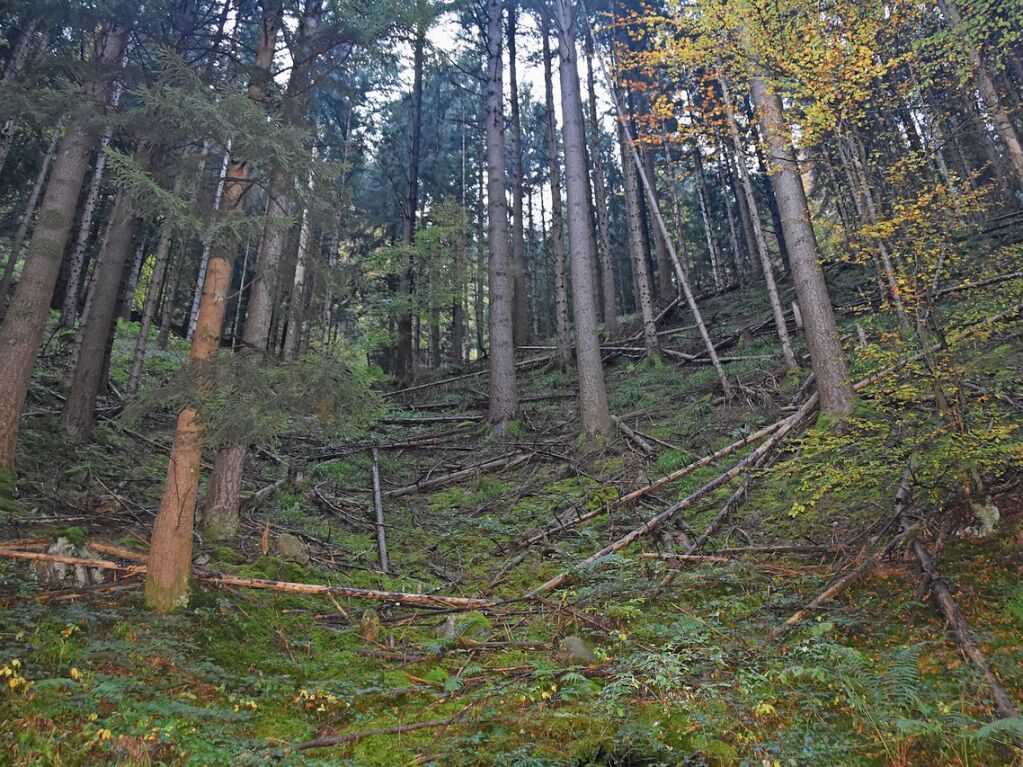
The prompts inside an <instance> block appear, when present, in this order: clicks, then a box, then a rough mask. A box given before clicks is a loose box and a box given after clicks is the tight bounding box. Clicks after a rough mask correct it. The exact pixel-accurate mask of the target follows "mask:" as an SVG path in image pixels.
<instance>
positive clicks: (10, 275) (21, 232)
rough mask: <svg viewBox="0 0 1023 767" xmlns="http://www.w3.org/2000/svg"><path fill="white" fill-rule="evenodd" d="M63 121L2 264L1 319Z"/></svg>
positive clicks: (46, 155) (59, 125)
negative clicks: (5, 261) (3, 264)
mask: <svg viewBox="0 0 1023 767" xmlns="http://www.w3.org/2000/svg"><path fill="white" fill-rule="evenodd" d="M62 124H63V121H61V123H58V124H57V127H56V128H54V130H53V137H52V138H51V139H50V145H49V147H47V149H46V154H44V155H43V161H42V162H41V163H39V173H37V174H36V180H35V183H34V184H33V185H32V193H31V194H30V195H29V196H28V202H26V203H25V210H24V212H23V213H22V214H21V221H19V222H18V231H17V232H16V233H15V235H14V240H13V241H12V242H11V252H10V254H8V256H7V264H6V265H5V266H4V276H3V279H0V320H3V318H4V315H5V314H6V313H7V299H8V293H10V292H11V281H12V280H13V279H14V270H15V268H16V267H17V265H18V257H19V256H20V255H21V249H22V247H23V246H24V245H25V237H26V236H27V235H28V228H29V227H30V226H31V225H32V221H33V219H34V218H35V215H36V206H37V205H38V204H39V197H40V196H41V195H42V193H43V188H44V187H45V186H46V176H47V174H48V173H49V171H50V164H51V163H52V162H53V156H54V155H55V154H56V153H57V146H58V144H59V143H60V137H61V132H62V128H61V126H62Z"/></svg>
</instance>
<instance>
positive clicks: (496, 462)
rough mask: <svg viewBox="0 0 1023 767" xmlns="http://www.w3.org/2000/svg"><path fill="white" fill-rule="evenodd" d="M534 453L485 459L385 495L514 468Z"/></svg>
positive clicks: (404, 492)
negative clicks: (484, 472) (482, 472)
mask: <svg viewBox="0 0 1023 767" xmlns="http://www.w3.org/2000/svg"><path fill="white" fill-rule="evenodd" d="M533 455H534V454H533V453H516V454H514V455H510V456H504V457H502V458H495V459H493V460H491V461H483V462H482V463H477V464H473V465H472V466H469V467H467V468H464V469H459V470H458V471H453V472H451V473H450V474H443V475H441V476H439V477H432V478H430V479H425V480H421V481H419V482H413V483H412V484H411V485H403V486H401V487H396V488H393V489H391V490H387V491H386V492H385V493H384V495H385V496H387V497H388V498H398V497H401V496H403V495H412V494H413V493H419V492H422V491H424V490H433V489H435V488H438V487H441V486H443V485H447V484H450V483H452V482H459V481H461V480H463V479H466V478H468V477H472V476H474V475H476V474H478V473H479V472H481V471H497V470H503V469H513V468H515V467H516V466H518V465H519V464H522V463H524V462H526V461H528V460H529V459H530V458H532V457H533Z"/></svg>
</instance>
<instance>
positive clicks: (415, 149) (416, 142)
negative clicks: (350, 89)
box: [395, 24, 426, 384]
mask: <svg viewBox="0 0 1023 767" xmlns="http://www.w3.org/2000/svg"><path fill="white" fill-rule="evenodd" d="M425 45H426V30H425V28H424V27H423V25H422V24H420V25H419V27H418V29H417V30H416V39H415V44H414V53H413V76H412V116H411V136H410V140H409V171H408V191H407V194H406V195H405V211H404V230H403V232H402V239H403V242H404V243H405V247H406V249H407V251H406V253H405V256H404V262H405V263H404V265H403V268H402V269H401V274H400V276H399V280H398V292H399V302H404V303H405V305H403V306H402V307H401V309H400V310H399V313H398V339H397V348H396V350H395V372H396V373H397V378H398V382H399V383H400V384H408V383H410V382H411V381H412V379H413V377H414V376H415V364H416V361H415V350H414V349H413V345H414V341H415V339H414V338H413V331H412V315H413V311H412V302H413V284H412V278H413V271H412V269H413V264H412V258H413V256H412V246H413V245H415V236H416V214H417V211H418V210H419V154H420V149H421V147H420V144H421V142H422V123H423V51H424V47H425ZM415 337H416V338H418V334H416V336H415Z"/></svg>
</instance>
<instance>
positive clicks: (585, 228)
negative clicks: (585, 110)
mask: <svg viewBox="0 0 1023 767" xmlns="http://www.w3.org/2000/svg"><path fill="white" fill-rule="evenodd" d="M554 9H555V11H554V14H555V16H554V17H555V25H556V28H557V33H558V49H559V54H560V62H559V63H560V66H559V70H558V71H559V81H560V84H561V114H562V120H563V125H562V127H561V132H562V137H563V138H564V144H565V192H566V195H567V198H568V237H569V254H570V264H571V269H572V314H573V316H574V318H575V353H576V369H577V371H578V376H579V413H580V416H581V419H582V428H583V433H584V434H586V435H587V436H589V437H595V436H598V435H608V434H610V433H611V430H612V425H611V415H610V413H609V411H608V406H607V389H606V387H605V385H604V367H603V361H602V359H601V353H600V338H599V337H598V335H597V308H596V301H595V289H596V286H595V285H594V284H593V278H592V277H591V256H590V254H591V253H592V252H593V230H592V228H591V218H590V210H589V207H590V206H589V192H588V189H587V167H586V135H585V131H584V130H583V114H582V99H581V95H580V87H579V69H578V52H577V51H576V46H575V37H574V30H575V25H574V18H573V11H572V6H571V4H570V0H555V2H554Z"/></svg>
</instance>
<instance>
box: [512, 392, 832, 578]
mask: <svg viewBox="0 0 1023 767" xmlns="http://www.w3.org/2000/svg"><path fill="white" fill-rule="evenodd" d="M816 406H817V395H816V394H814V395H813V396H812V397H811V398H810V399H808V400H807V401H806V404H804V405H803V406H802V407H801V408H800V409H799V410H798V411H797V412H795V413H793V414H792V415H790V416H789V417H788V418H786V419H784V421H783V422H782V425H781V426H779V427H778V428H777V429H776V430H775V431H774V433H773V434H772V435H771V436H770V437H769V438H768V439H767V440H766V441H765V442H764V443H763V444H762V445H760V447H758V448H757V449H756V450H754V451H753V452H752V453H750V454H749V455H747V456H746V457H745V458H743V459H742V460H740V461H739V462H738V463H737V464H736V465H735V466H733V467H732V468H731V469H729V470H728V471H726V472H723V473H722V474H719V475H718V476H717V477H715V478H714V479H712V480H711V481H710V482H708V483H706V484H705V485H703V487H701V488H699V489H698V490H696V491H695V492H693V493H691V494H689V495H688V496H686V497H685V498H683V499H682V500H681V501H679V502H677V503H675V504H672V505H671V506H669V507H668V508H667V509H665V510H664V511H662V512H661V513H660V514H658V515H656V516H655V517H652V518H651V519H648V520H647V521H646V522H644V523H643V524H642V525H640V526H639V527H637V528H636V529H635V530H632V531H631V532H629V533H627V534H626V535H624V536H622V537H621V538H619V539H618V540H617V541H615V542H613V543H611V544H609V545H607V546H605V547H604V548H603V549H601V550H600V551H598V552H597V553H596V554H593V555H591V556H589V557H587V558H586V559H584V560H583V561H582V562H580V563H579V564H578V565H577V567H590V566H592V565H595V564H597V563H598V562H600V561H601V560H602V559H604V558H605V557H607V556H608V555H609V554H613V553H615V552H618V551H621V550H622V549H624V548H626V547H627V546H628V545H629V544H631V543H632V542H633V541H635V540H636V539H637V538H640V537H642V536H644V535H646V534H647V533H650V532H652V531H654V530H656V529H658V528H659V527H661V526H662V525H663V524H664V523H665V522H667V521H668V520H670V519H671V518H672V517H674V516H675V515H676V514H677V513H678V512H679V511H681V510H682V509H685V508H688V507H690V506H692V505H693V504H694V503H696V502H697V501H698V500H700V499H701V498H703V497H704V496H706V495H708V494H709V493H711V492H713V491H714V490H717V489H718V488H719V487H722V486H723V485H725V484H727V483H728V482H730V481H731V480H732V479H734V478H735V477H737V476H739V475H740V474H742V473H744V472H745V471H747V470H749V469H750V467H751V466H755V465H756V464H757V463H759V462H760V461H761V460H762V459H763V456H764V455H765V454H767V453H768V452H770V451H771V450H773V449H774V448H775V447H776V446H777V445H778V443H780V442H781V441H782V440H783V439H784V438H785V437H786V435H788V433H789V432H791V431H792V430H793V429H794V428H795V427H796V426H797V425H798V424H799V423H800V422H801V421H802V420H803V418H805V417H806V416H807V415H809V413H810V412H811V411H812V410H813V408H815V407H816ZM570 577H571V572H570V571H565V572H562V573H561V574H559V575H556V576H555V577H553V578H551V579H550V580H548V581H547V582H546V583H543V584H541V585H539V586H537V587H536V588H535V589H533V590H532V591H530V592H529V593H528V594H526V596H527V597H530V596H535V595H536V594H541V593H544V592H547V591H550V590H551V589H555V588H557V587H558V586H561V585H562V584H563V583H565V582H566V581H567V580H568V579H569V578H570Z"/></svg>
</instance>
